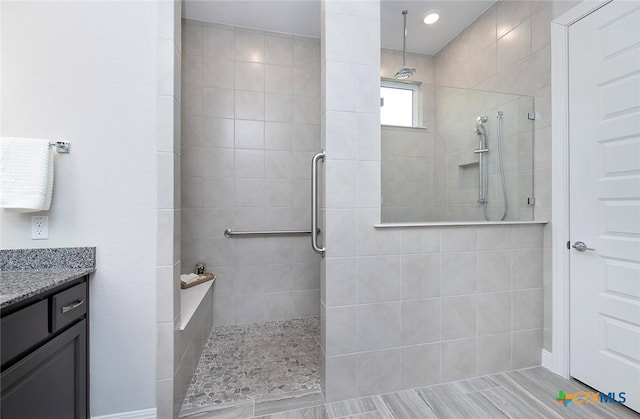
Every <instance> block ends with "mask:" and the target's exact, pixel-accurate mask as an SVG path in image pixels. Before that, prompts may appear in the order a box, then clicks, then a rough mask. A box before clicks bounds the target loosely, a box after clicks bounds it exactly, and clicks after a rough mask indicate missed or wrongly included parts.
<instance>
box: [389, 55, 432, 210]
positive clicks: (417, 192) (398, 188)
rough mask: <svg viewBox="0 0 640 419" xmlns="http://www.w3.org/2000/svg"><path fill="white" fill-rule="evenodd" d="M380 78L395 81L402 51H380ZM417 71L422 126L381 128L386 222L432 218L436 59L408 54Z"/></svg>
mask: <svg viewBox="0 0 640 419" xmlns="http://www.w3.org/2000/svg"><path fill="white" fill-rule="evenodd" d="M380 60H381V66H380V77H384V78H390V79H391V78H393V75H394V74H395V73H396V71H398V69H399V68H400V67H402V52H400V51H394V50H390V49H385V48H383V49H382V50H381V51H380ZM407 63H408V65H409V66H410V67H412V68H415V69H416V73H415V75H414V76H412V77H411V81H414V82H420V83H422V85H421V86H420V90H421V97H420V99H421V102H420V105H421V107H422V123H421V124H420V125H421V127H425V128H401V127H391V126H383V127H382V128H381V134H380V135H381V143H382V155H383V156H384V158H383V159H382V161H381V164H382V167H381V169H382V205H381V211H382V219H383V220H384V221H385V222H401V221H407V220H428V219H432V218H431V217H432V216H433V187H432V183H433V166H434V155H433V133H434V108H433V96H434V95H433V92H434V90H433V57H430V56H428V55H424V54H415V53H407Z"/></svg>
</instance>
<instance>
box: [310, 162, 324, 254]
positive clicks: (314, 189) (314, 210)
mask: <svg viewBox="0 0 640 419" xmlns="http://www.w3.org/2000/svg"><path fill="white" fill-rule="evenodd" d="M324 156H325V152H324V150H323V151H321V152H319V153H318V154H316V155H315V156H313V159H311V248H312V249H313V251H314V252H316V253H318V254H320V256H322V257H324V250H325V249H324V247H320V246H319V245H318V161H320V160H324Z"/></svg>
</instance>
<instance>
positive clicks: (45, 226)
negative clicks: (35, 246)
mask: <svg viewBox="0 0 640 419" xmlns="http://www.w3.org/2000/svg"><path fill="white" fill-rule="evenodd" d="M48 238H49V217H48V216H46V215H36V216H34V217H31V239H32V240H44V239H48Z"/></svg>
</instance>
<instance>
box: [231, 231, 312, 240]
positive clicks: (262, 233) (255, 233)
mask: <svg viewBox="0 0 640 419" xmlns="http://www.w3.org/2000/svg"><path fill="white" fill-rule="evenodd" d="M306 234H311V232H310V231H304V230H267V231H233V230H231V229H230V228H228V229H226V230H225V231H224V236H225V237H226V238H229V239H231V238H233V237H243V236H244V237H247V236H251V237H254V236H304V235H306ZM318 234H320V229H318Z"/></svg>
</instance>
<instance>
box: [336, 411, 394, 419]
mask: <svg viewBox="0 0 640 419" xmlns="http://www.w3.org/2000/svg"><path fill="white" fill-rule="evenodd" d="M344 419H386V418H385V417H384V416H382V414H381V413H380V412H378V411H377V410H376V411H375V412H366V413H361V414H359V415H353V416H345V418H344Z"/></svg>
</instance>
